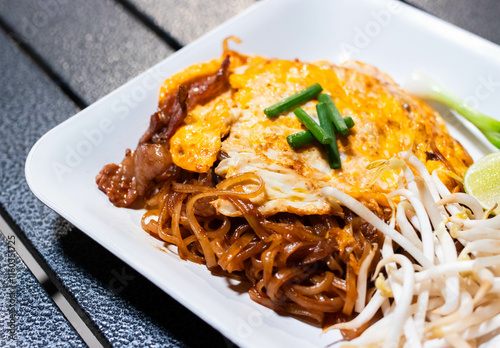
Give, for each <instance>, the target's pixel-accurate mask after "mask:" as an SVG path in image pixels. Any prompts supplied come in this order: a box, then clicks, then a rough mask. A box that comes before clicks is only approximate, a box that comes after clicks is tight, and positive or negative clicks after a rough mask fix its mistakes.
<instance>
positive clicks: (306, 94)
mask: <svg viewBox="0 0 500 348" xmlns="http://www.w3.org/2000/svg"><path fill="white" fill-rule="evenodd" d="M322 90H323V88H322V87H321V86H320V84H319V83H315V84H314V85H312V86H309V87H307V88H306V89H303V90H302V91H300V92H298V93H295V94H294V95H291V96H289V97H288V98H285V99H283V100H281V101H279V102H277V103H276V104H274V105H271V106H270V107H268V108H265V109H264V113H265V114H266V116H267V117H274V116H278V115H279V114H281V113H282V112H284V111H287V110H290V109H292V108H294V107H296V106H297V105H300V104H302V103H304V102H306V101H308V100H309V99H312V98H313V97H314V96H316V95H318V94H319V93H321V91H322Z"/></svg>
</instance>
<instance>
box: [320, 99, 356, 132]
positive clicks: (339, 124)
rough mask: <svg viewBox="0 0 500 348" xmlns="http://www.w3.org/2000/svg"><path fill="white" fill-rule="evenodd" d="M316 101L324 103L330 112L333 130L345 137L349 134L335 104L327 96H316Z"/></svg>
mask: <svg viewBox="0 0 500 348" xmlns="http://www.w3.org/2000/svg"><path fill="white" fill-rule="evenodd" d="M318 100H319V101H320V102H322V103H325V104H326V105H327V106H328V108H329V109H330V111H331V114H330V115H332V122H333V124H334V125H335V128H337V130H338V131H339V133H340V134H342V135H346V134H347V133H349V128H347V125H346V124H345V122H344V119H343V118H342V116H341V115H340V112H339V110H338V109H337V107H336V106H335V103H334V102H333V100H332V98H330V96H329V95H328V94H320V95H319V96H318Z"/></svg>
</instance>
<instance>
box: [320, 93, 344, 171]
mask: <svg viewBox="0 0 500 348" xmlns="http://www.w3.org/2000/svg"><path fill="white" fill-rule="evenodd" d="M316 111H317V112H318V119H319V124H320V125H321V127H323V129H324V130H325V131H326V133H327V134H328V135H330V136H331V137H332V138H333V141H332V142H331V143H330V144H326V145H325V149H326V155H327V157H328V164H330V168H332V169H338V168H340V166H341V164H340V155H339V148H338V146H337V140H336V139H335V133H334V130H333V123H332V122H331V117H332V116H331V115H330V113H331V111H330V108H329V107H328V105H327V104H326V103H318V104H316Z"/></svg>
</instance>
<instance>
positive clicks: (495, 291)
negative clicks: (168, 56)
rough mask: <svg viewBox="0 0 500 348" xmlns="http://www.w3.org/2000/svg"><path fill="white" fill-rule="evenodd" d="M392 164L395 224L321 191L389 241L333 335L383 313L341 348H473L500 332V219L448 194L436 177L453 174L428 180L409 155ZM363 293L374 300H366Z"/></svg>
mask: <svg viewBox="0 0 500 348" xmlns="http://www.w3.org/2000/svg"><path fill="white" fill-rule="evenodd" d="M389 161H391V160H389ZM403 162H404V163H406V165H405V164H403ZM391 163H397V164H398V165H397V168H399V170H400V174H399V175H398V174H396V175H398V189H396V190H395V191H393V192H392V193H390V194H389V195H388V196H387V197H388V200H389V201H390V202H391V207H392V209H393V215H392V217H391V219H390V221H387V222H385V221H383V220H381V219H380V218H379V217H378V216H376V215H375V214H374V213H373V212H371V211H370V210H369V209H368V208H366V207H365V206H364V205H363V204H362V203H360V202H358V201H357V200H356V199H354V198H352V197H350V196H349V195H347V194H345V193H343V192H341V191H340V190H337V189H335V188H332V187H326V188H324V189H323V191H322V192H323V195H324V196H325V197H326V198H327V199H328V200H332V201H335V202H337V203H339V204H340V205H343V206H345V207H347V208H349V209H350V210H351V211H353V212H354V213H355V214H357V215H358V216H359V217H361V218H362V219H364V220H365V221H366V222H368V223H369V224H371V225H372V226H374V227H375V228H376V229H377V230H378V231H379V232H381V233H382V234H383V236H384V242H383V245H382V247H381V254H382V259H381V260H380V261H379V262H378V264H377V266H376V270H375V272H374V273H373V274H370V276H369V275H368V273H367V272H368V270H369V268H370V265H371V263H372V262H375V261H374V260H373V256H374V254H375V253H374V252H373V251H374V250H376V249H375V248H376V246H375V245H373V246H372V252H370V253H369V255H368V256H367V257H366V258H365V259H364V261H363V263H362V264H361V267H360V276H359V278H358V281H359V282H362V284H359V283H358V284H357V287H358V289H359V291H358V292H359V294H360V295H361V296H362V298H359V299H358V300H357V301H356V307H355V309H356V312H358V313H359V314H358V315H357V317H355V318H354V319H353V320H351V321H349V322H346V323H340V324H336V325H333V326H331V327H330V328H328V330H330V329H343V330H352V329H356V328H359V327H360V326H362V325H365V324H366V323H368V322H369V321H370V320H373V318H375V317H376V314H377V312H379V313H381V314H382V318H381V319H379V320H378V321H377V322H375V323H373V324H372V325H371V326H370V327H368V328H367V329H366V330H365V331H364V332H363V333H362V334H361V335H360V336H359V337H357V338H355V339H353V340H351V341H349V342H345V343H344V344H343V346H342V347H359V346H370V347H422V346H427V343H430V344H431V345H432V347H449V346H453V347H476V346H478V345H479V343H481V342H483V341H485V340H487V339H489V338H491V337H493V336H494V333H495V332H496V331H497V330H500V215H499V216H495V217H489V215H490V214H491V212H486V213H485V212H484V211H483V209H482V207H481V205H480V204H479V202H478V201H477V200H476V199H475V198H474V197H472V196H470V195H468V194H465V193H453V194H452V193H450V190H449V189H448V188H447V187H446V185H445V184H444V183H443V182H442V181H441V179H440V177H439V175H438V174H443V173H445V174H448V175H449V176H451V178H452V179H454V180H457V178H455V177H454V176H452V175H454V174H450V173H447V172H446V171H443V170H439V169H437V170H435V171H434V172H432V174H429V173H428V172H427V169H426V167H425V165H424V164H423V163H422V162H421V161H420V160H418V158H417V157H415V156H414V155H412V154H411V153H410V152H402V153H400V154H399V155H398V157H397V158H396V159H394V160H392V162H391ZM374 167H375V166H374ZM393 167H396V166H393ZM377 168H378V171H381V169H380V168H381V167H380V166H377ZM392 170H394V168H392ZM379 174H380V173H379ZM393 242H394V243H396V244H397V245H399V247H395V246H394V247H393ZM370 277H371V279H370ZM366 294H373V296H371V298H370V300H369V301H366Z"/></svg>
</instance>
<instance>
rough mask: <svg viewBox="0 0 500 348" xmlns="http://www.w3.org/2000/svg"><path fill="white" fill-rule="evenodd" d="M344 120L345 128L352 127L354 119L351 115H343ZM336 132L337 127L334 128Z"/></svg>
mask: <svg viewBox="0 0 500 348" xmlns="http://www.w3.org/2000/svg"><path fill="white" fill-rule="evenodd" d="M344 122H345V125H346V126H347V128H349V129H351V128H352V127H354V120H353V119H352V117H351V116H347V117H344ZM335 131H336V133H337V132H338V131H337V129H335Z"/></svg>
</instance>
